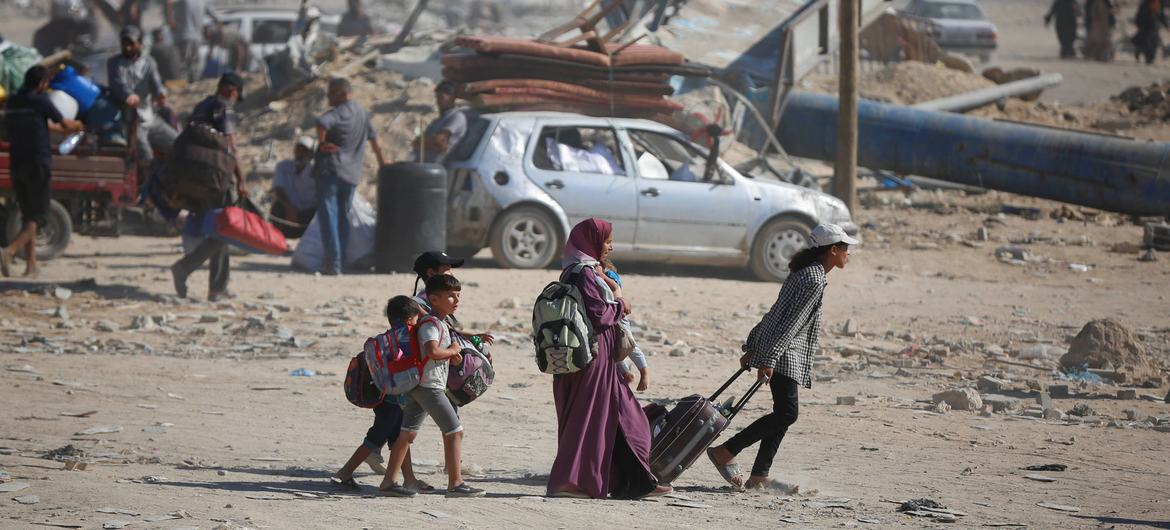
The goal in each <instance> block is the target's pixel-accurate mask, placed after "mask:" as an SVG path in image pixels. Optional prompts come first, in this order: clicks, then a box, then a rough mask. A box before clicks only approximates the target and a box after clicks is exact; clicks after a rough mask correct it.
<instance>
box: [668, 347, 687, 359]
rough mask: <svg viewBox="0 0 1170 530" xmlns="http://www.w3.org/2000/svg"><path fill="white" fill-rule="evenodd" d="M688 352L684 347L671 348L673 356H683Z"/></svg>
mask: <svg viewBox="0 0 1170 530" xmlns="http://www.w3.org/2000/svg"><path fill="white" fill-rule="evenodd" d="M686 354H687V351H686V349H684V348H675V349H673V350H670V356H671V357H683V356H685V355H686Z"/></svg>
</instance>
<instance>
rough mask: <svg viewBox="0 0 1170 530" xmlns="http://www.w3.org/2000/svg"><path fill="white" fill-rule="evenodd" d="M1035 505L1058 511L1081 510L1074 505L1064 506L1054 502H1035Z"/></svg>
mask: <svg viewBox="0 0 1170 530" xmlns="http://www.w3.org/2000/svg"><path fill="white" fill-rule="evenodd" d="M1036 506H1039V507H1041V508H1048V509H1049V510H1056V511H1058V512H1070V513H1076V512H1079V511H1081V509H1080V508H1077V507H1076V506H1065V505H1063V504H1054V503H1051V502H1038V503H1036Z"/></svg>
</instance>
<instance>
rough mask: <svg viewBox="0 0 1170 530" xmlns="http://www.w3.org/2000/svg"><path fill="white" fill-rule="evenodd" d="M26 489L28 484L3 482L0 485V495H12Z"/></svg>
mask: <svg viewBox="0 0 1170 530" xmlns="http://www.w3.org/2000/svg"><path fill="white" fill-rule="evenodd" d="M25 488H28V482H5V483H3V484H0V493H13V492H16V491H20V490H22V489H25Z"/></svg>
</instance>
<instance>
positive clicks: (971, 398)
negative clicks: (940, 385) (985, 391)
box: [932, 388, 983, 410]
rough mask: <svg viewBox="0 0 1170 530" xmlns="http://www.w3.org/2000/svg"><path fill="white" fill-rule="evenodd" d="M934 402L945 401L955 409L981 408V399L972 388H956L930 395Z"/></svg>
mask: <svg viewBox="0 0 1170 530" xmlns="http://www.w3.org/2000/svg"><path fill="white" fill-rule="evenodd" d="M932 400H933V401H934V402H935V403H946V404H947V405H949V406H950V407H951V408H952V409H955V410H979V409H981V408H983V400H982V399H980V397H979V392H976V391H975V389H972V388H956V389H953V390H947V391H946V392H939V393H937V394H935V395H934V396H933V397H932Z"/></svg>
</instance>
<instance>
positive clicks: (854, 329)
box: [842, 318, 861, 337]
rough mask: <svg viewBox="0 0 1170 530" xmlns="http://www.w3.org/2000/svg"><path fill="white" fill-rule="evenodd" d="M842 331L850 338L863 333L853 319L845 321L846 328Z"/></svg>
mask: <svg viewBox="0 0 1170 530" xmlns="http://www.w3.org/2000/svg"><path fill="white" fill-rule="evenodd" d="M842 331H844V332H845V334H846V335H848V336H850V337H856V336H857V335H858V334H859V333H861V326H860V325H858V324H857V322H855V321H854V320H853V319H852V318H851V319H848V320H846V321H845V326H844V328H842Z"/></svg>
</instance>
